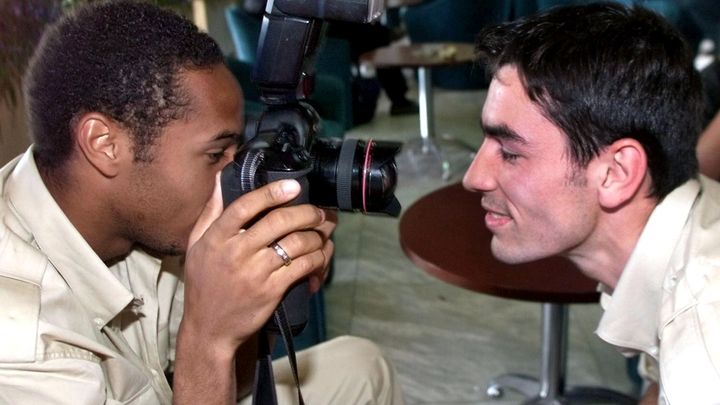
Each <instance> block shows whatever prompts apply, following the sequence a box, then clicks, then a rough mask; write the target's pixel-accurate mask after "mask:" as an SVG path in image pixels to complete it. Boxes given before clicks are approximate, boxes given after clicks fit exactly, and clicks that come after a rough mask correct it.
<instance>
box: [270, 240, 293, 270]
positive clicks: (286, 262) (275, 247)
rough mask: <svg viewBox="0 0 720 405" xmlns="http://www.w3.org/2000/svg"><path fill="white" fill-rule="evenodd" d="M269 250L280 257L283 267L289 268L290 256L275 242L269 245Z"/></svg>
mask: <svg viewBox="0 0 720 405" xmlns="http://www.w3.org/2000/svg"><path fill="white" fill-rule="evenodd" d="M270 248H272V250H274V251H275V254H277V255H278V256H280V258H281V259H282V261H283V266H289V265H290V263H292V258H291V257H290V255H289V254H288V253H287V252H286V251H285V249H283V248H282V246H280V245H279V244H278V243H277V242H273V243H272V244H271V245H270Z"/></svg>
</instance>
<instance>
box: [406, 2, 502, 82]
mask: <svg viewBox="0 0 720 405" xmlns="http://www.w3.org/2000/svg"><path fill="white" fill-rule="evenodd" d="M511 6H512V2H510V1H507V0H483V1H479V0H426V1H424V2H422V3H420V4H419V5H416V6H412V7H408V9H407V11H405V14H404V15H403V19H404V21H405V26H406V27H407V32H408V36H409V37H410V41H411V42H419V43H422V42H447V41H452V42H466V43H474V42H475V36H476V35H477V33H478V32H479V31H480V29H481V28H482V27H483V26H485V25H487V24H493V23H498V22H501V21H505V20H507V19H508V18H509V16H510V12H511ZM433 84H434V85H436V86H439V87H445V88H451V89H477V88H482V87H485V86H487V79H486V77H485V71H484V68H482V67H479V66H476V65H474V64H471V63H468V64H466V65H460V66H453V67H446V68H436V69H433Z"/></svg>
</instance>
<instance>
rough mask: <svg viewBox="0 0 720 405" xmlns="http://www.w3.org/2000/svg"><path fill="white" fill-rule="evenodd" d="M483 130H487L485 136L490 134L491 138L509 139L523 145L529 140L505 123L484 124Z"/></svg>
mask: <svg viewBox="0 0 720 405" xmlns="http://www.w3.org/2000/svg"><path fill="white" fill-rule="evenodd" d="M482 128H483V131H484V132H485V136H489V137H491V138H496V139H502V140H508V141H513V142H517V143H520V144H523V145H526V144H527V140H526V139H525V138H523V137H522V136H520V134H518V133H517V132H515V131H513V130H512V129H510V127H508V126H507V125H505V124H500V125H484V124H482Z"/></svg>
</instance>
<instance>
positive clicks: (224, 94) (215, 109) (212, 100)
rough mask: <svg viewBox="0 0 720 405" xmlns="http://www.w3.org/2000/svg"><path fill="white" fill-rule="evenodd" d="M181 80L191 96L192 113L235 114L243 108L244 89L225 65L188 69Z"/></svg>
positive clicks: (182, 74)
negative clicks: (241, 88) (242, 89)
mask: <svg viewBox="0 0 720 405" xmlns="http://www.w3.org/2000/svg"><path fill="white" fill-rule="evenodd" d="M180 82H181V84H182V86H183V87H184V90H185V91H186V92H187V94H188V95H189V98H190V110H191V115H192V114H193V113H195V114H218V115H228V116H229V115H234V114H235V113H236V112H238V111H239V110H240V109H241V108H242V91H241V90H240V86H239V85H238V83H237V80H236V79H235V77H234V76H233V75H232V73H230V71H229V70H228V69H227V68H226V67H225V66H224V65H217V66H214V67H212V68H207V69H199V70H188V71H185V72H183V73H181V74H180Z"/></svg>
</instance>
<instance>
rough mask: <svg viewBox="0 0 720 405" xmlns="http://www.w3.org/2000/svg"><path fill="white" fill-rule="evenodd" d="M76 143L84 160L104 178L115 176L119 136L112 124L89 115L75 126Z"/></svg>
mask: <svg viewBox="0 0 720 405" xmlns="http://www.w3.org/2000/svg"><path fill="white" fill-rule="evenodd" d="M76 128H77V142H78V146H79V148H80V151H81V152H82V154H83V156H84V157H85V159H86V160H87V161H88V162H89V163H90V164H91V165H92V166H93V167H95V169H97V170H98V171H99V172H100V173H102V174H103V175H104V176H106V177H114V176H115V175H117V172H118V169H119V164H120V155H121V151H120V148H121V135H119V129H118V128H117V126H116V125H114V124H113V122H112V121H111V120H110V119H108V118H107V117H105V116H104V115H102V114H96V113H91V114H87V115H86V116H84V117H82V118H81V120H80V121H79V123H78V125H77V127H76Z"/></svg>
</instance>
